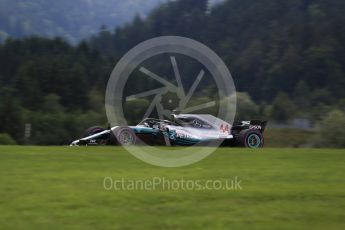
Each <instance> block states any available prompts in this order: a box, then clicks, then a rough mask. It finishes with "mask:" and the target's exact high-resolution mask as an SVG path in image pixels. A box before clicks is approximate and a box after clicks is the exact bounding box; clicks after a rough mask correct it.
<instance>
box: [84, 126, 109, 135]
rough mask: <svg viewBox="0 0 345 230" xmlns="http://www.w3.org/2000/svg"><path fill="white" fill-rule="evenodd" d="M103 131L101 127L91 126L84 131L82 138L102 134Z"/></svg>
mask: <svg viewBox="0 0 345 230" xmlns="http://www.w3.org/2000/svg"><path fill="white" fill-rule="evenodd" d="M104 130H105V129H104V128H102V127H99V126H92V127H90V128H88V129H87V130H85V132H84V134H83V137H88V136H91V135H93V134H96V133H100V132H103V131H104Z"/></svg>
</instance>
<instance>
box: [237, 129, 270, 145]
mask: <svg viewBox="0 0 345 230" xmlns="http://www.w3.org/2000/svg"><path fill="white" fill-rule="evenodd" d="M236 139H237V145H238V146H242V147H246V148H262V147H263V146H264V136H263V135H262V133H261V132H260V131H258V130H253V129H245V130H242V131H240V133H239V134H238V136H237V138H236Z"/></svg>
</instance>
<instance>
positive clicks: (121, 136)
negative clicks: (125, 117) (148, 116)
mask: <svg viewBox="0 0 345 230" xmlns="http://www.w3.org/2000/svg"><path fill="white" fill-rule="evenodd" d="M113 134H114V136H115V138H116V142H117V144H119V145H126V146H127V145H134V144H135V143H136V141H137V136H136V135H135V133H134V132H133V130H132V129H131V128H128V127H116V128H115V129H114V130H113Z"/></svg>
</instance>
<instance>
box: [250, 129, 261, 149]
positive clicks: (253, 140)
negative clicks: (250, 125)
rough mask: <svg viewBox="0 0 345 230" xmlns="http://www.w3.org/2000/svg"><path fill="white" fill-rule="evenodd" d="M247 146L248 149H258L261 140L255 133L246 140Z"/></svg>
mask: <svg viewBox="0 0 345 230" xmlns="http://www.w3.org/2000/svg"><path fill="white" fill-rule="evenodd" d="M247 145H248V147H249V148H258V147H260V145H261V138H260V137H259V135H257V134H255V133H253V134H250V135H249V136H248V138H247Z"/></svg>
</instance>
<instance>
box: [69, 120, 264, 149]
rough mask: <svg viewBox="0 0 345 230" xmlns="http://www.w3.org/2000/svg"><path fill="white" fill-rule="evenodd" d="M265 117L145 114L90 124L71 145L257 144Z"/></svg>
mask: <svg viewBox="0 0 345 230" xmlns="http://www.w3.org/2000/svg"><path fill="white" fill-rule="evenodd" d="M266 124H267V121H260V120H250V121H240V122H234V123H233V124H229V123H228V122H226V121H223V120H221V119H219V118H217V117H215V116H212V115H209V114H172V119H171V120H160V119H156V118H145V119H144V120H142V121H141V122H140V123H139V124H138V125H136V126H114V127H111V128H108V129H104V128H102V127H98V126H94V127H91V128H89V129H87V130H86V132H85V133H84V136H83V138H81V139H78V140H75V141H73V142H72V143H71V146H75V145H109V144H110V145H134V144H144V143H145V144H149V145H167V146H189V145H195V144H199V145H200V144H210V143H212V142H215V143H218V144H221V145H222V146H242V147H249V148H260V147H263V146H264V136H263V132H264V130H265V127H266Z"/></svg>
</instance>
